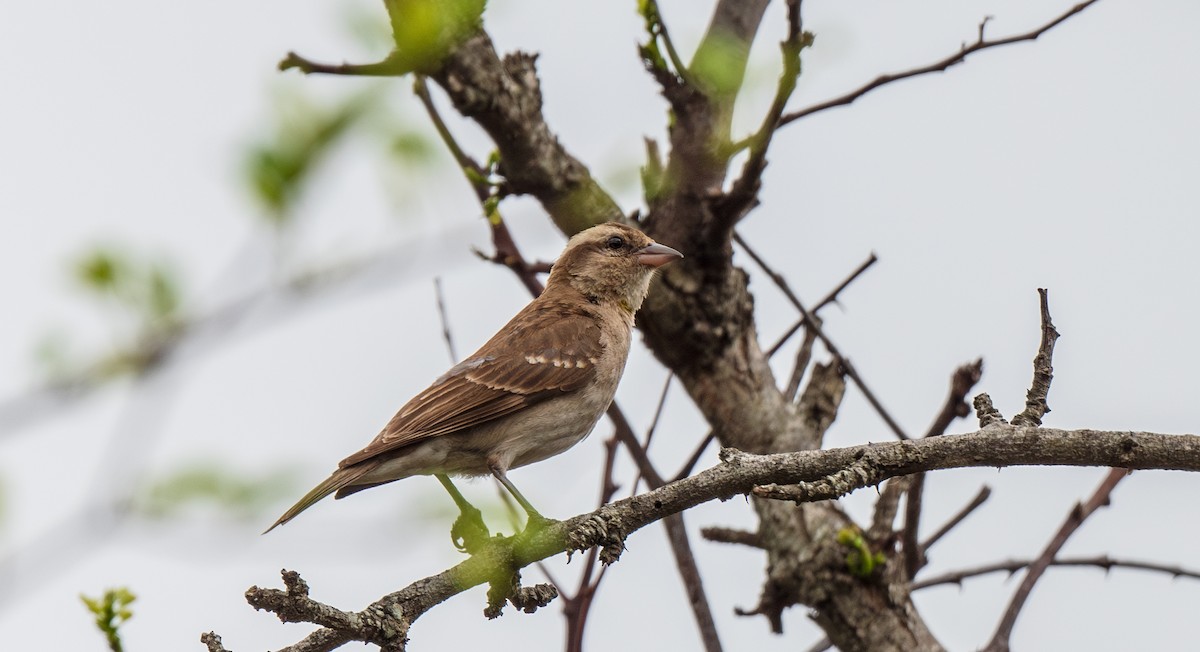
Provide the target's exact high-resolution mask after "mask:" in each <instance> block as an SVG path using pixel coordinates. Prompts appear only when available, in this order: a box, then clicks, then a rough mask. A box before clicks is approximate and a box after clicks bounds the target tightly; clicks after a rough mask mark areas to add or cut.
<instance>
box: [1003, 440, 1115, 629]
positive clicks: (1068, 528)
mask: <svg viewBox="0 0 1200 652" xmlns="http://www.w3.org/2000/svg"><path fill="white" fill-rule="evenodd" d="M1110 466H1115V467H1120V466H1121V465H1120V464H1112V465H1110ZM1128 475H1129V470H1128V469H1126V468H1114V469H1111V470H1110V471H1109V472H1108V475H1107V476H1105V478H1104V481H1103V482H1101V483H1100V486H1099V487H1098V488H1097V489H1096V492H1095V493H1094V494H1092V497H1091V498H1089V499H1088V501H1087V502H1086V503H1082V504H1077V505H1075V507H1074V509H1072V510H1071V513H1070V514H1068V515H1067V519H1066V520H1065V521H1064V522H1063V524H1062V527H1060V528H1059V530H1058V533H1056V534H1055V535H1054V538H1053V539H1051V540H1050V544H1049V545H1047V546H1046V549H1045V550H1044V551H1042V554H1041V555H1040V556H1039V557H1038V558H1037V559H1035V560H1034V561H1033V563H1032V564H1030V565H1029V572H1028V573H1026V574H1025V577H1024V579H1022V580H1021V585H1020V586H1019V587H1017V590H1016V592H1015V593H1014V594H1013V597H1012V601H1011V602H1009V604H1008V609H1006V610H1005V612H1004V616H1003V617H1002V618H1001V619H1000V624H999V625H998V626H997V627H996V633H995V634H994V635H993V636H992V640H991V641H990V642H988V644H987V646H986V647H984V648H983V649H984V651H985V652H1006V651H1007V650H1008V649H1009V645H1008V640H1009V638H1010V637H1011V636H1012V630H1013V625H1015V624H1016V622H1017V616H1019V615H1020V614H1021V609H1022V607H1024V606H1025V602H1026V600H1028V599H1029V594H1030V593H1031V592H1032V591H1033V587H1034V585H1036V584H1037V582H1038V580H1040V579H1041V578H1042V575H1043V574H1044V573H1045V572H1046V569H1047V568H1049V567H1050V564H1051V563H1052V562H1053V561H1054V558H1055V557H1056V556H1058V551H1059V550H1062V547H1063V545H1065V544H1066V543H1067V539H1069V538H1071V535H1072V534H1074V533H1075V530H1078V529H1079V526H1080V525H1083V522H1084V521H1086V520H1087V518H1088V517H1089V516H1091V515H1092V514H1093V513H1094V512H1095V511H1096V510H1097V509H1100V508H1101V507H1104V506H1105V505H1107V504H1108V501H1109V496H1111V495H1112V491H1113V489H1115V488H1116V486H1117V484H1118V483H1120V482H1121V480H1122V479H1124V478H1125V477H1126V476H1128Z"/></svg>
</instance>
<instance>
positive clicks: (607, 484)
mask: <svg viewBox="0 0 1200 652" xmlns="http://www.w3.org/2000/svg"><path fill="white" fill-rule="evenodd" d="M618 447H619V442H618V440H617V437H616V435H613V436H612V437H609V438H608V439H607V440H606V441H605V442H604V472H603V473H602V474H601V477H602V478H603V480H602V486H601V488H600V505H599V506H600V507H603V506H604V505H605V504H607V503H608V501H610V500H612V498H613V496H614V495H616V493H617V489H618V487H617V484H616V482H614V481H613V469H614V468H615V466H616V460H617V448H618ZM599 552H600V549H599V548H592V549H590V550H588V553H587V559H586V561H585V562H584V565H583V571H582V572H581V573H580V574H579V585H578V588H577V589H576V590H575V594H574V595H573V596H572V597H570V598H563V616H565V617H566V619H567V644H566V651H567V652H582V650H583V632H584V629H585V628H586V626H587V619H588V615H589V614H590V613H591V608H592V599H593V598H595V597H596V591H598V590H599V589H600V582H601V581H602V580H603V579H604V571H603V569H601V572H600V575H599V576H598V577H596V578H595V580H593V579H592V575H593V574H594V573H595V571H596V560H597V558H598V557H599ZM538 563H539V565H540V564H541V563H542V562H538ZM547 577H549V575H547ZM551 581H553V580H551ZM560 593H561V591H560Z"/></svg>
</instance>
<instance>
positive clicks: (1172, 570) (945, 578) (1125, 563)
mask: <svg viewBox="0 0 1200 652" xmlns="http://www.w3.org/2000/svg"><path fill="white" fill-rule="evenodd" d="M1035 561H1037V560H1035V559H1010V560H1008V561H999V562H994V563H991V564H984V565H982V566H977V567H975V568H964V569H962V570H957V571H953V572H950V573H944V574H942V575H937V576H934V577H930V578H928V579H924V580H921V581H919V582H913V583H912V584H910V585H909V586H908V588H909V590H911V591H919V590H921V589H927V588H929V587H931V586H943V585H946V584H958V585H960V586H961V585H962V583H963V581H964V580H968V579H971V578H973V577H979V576H981V575H989V574H991V573H1008V574H1010V575H1012V574H1014V573H1017V572H1018V571H1021V570H1023V569H1025V568H1028V567H1029V566H1031V565H1033V563H1034V562H1035ZM1050 566H1059V567H1062V566H1084V567H1091V568H1103V569H1104V570H1105V571H1106V572H1107V571H1111V570H1112V569H1114V568H1128V569H1130V570H1144V571H1150V572H1152V573H1166V574H1167V575H1170V576H1171V577H1172V578H1177V577H1186V578H1189V579H1194V580H1200V570H1190V569H1187V568H1183V567H1182V566H1174V565H1170V564H1157V563H1153V562H1147V561H1134V560H1129V559H1113V558H1112V557H1109V556H1108V555H1101V556H1099V557H1072V558H1069V559H1053V560H1051V561H1050Z"/></svg>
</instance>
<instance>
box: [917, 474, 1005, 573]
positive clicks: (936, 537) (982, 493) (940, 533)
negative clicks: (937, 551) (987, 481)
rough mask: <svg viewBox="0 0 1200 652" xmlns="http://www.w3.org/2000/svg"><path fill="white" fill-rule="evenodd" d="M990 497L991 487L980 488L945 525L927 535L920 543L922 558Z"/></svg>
mask: <svg viewBox="0 0 1200 652" xmlns="http://www.w3.org/2000/svg"><path fill="white" fill-rule="evenodd" d="M991 496H992V488H991V487H989V486H987V485H984V486H983V487H981V488H980V489H979V493H977V494H975V497H974V498H972V499H971V502H969V503H967V504H966V505H964V506H963V508H962V509H960V510H958V513H957V514H955V515H954V516H952V517H951V518H950V520H948V521H946V523H945V525H943V526H942V527H940V528H938V529H937V532H934V533H933V534H931V535H929V538H928V539H926V540H924V541H922V542H921V555H922V556H924V553H925V552H926V551H928V550H929V549H930V548H932V547H933V544H935V543H937V542H938V541H940V540H941V539H942V537H944V536H946V535H947V534H949V533H950V530H953V529H954V528H956V527H958V524H959V523H962V522H963V521H964V520H966V518H967V517H968V516H970V515H971V514H973V513H974V512H975V510H977V509H979V508H980V507H981V506H982V505H983V504H984V503H985V502H987V499H988V498H990V497H991Z"/></svg>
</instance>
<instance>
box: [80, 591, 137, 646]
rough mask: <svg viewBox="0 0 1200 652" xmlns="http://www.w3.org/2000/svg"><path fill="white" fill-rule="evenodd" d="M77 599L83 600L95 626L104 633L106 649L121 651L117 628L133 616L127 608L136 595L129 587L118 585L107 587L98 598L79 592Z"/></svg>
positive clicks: (119, 634) (135, 598) (119, 635)
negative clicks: (118, 586) (113, 587)
mask: <svg viewBox="0 0 1200 652" xmlns="http://www.w3.org/2000/svg"><path fill="white" fill-rule="evenodd" d="M79 599H80V600H83V604H84V605H85V606H87V608H88V611H90V612H92V615H93V616H95V619H96V628H97V629H99V630H100V632H101V633H102V634H104V638H105V639H106V640H107V641H108V649H109V650H112V652H121V651H122V649H123V648H122V646H121V633H120V631H119V629H120V627H121V625H123V624H124V623H125V621H127V620H129V619H130V618H132V617H133V611H131V610H130V609H129V605H130V604H132V603H133V601H134V600H137V596H135V595H134V594H133V593H132V592H130V590H129V589H127V588H125V587H120V588H116V589H109V590H107V591H105V592H104V595H102V596H100V597H98V598H89V597H88V596H86V595H83V594H80V596H79Z"/></svg>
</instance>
